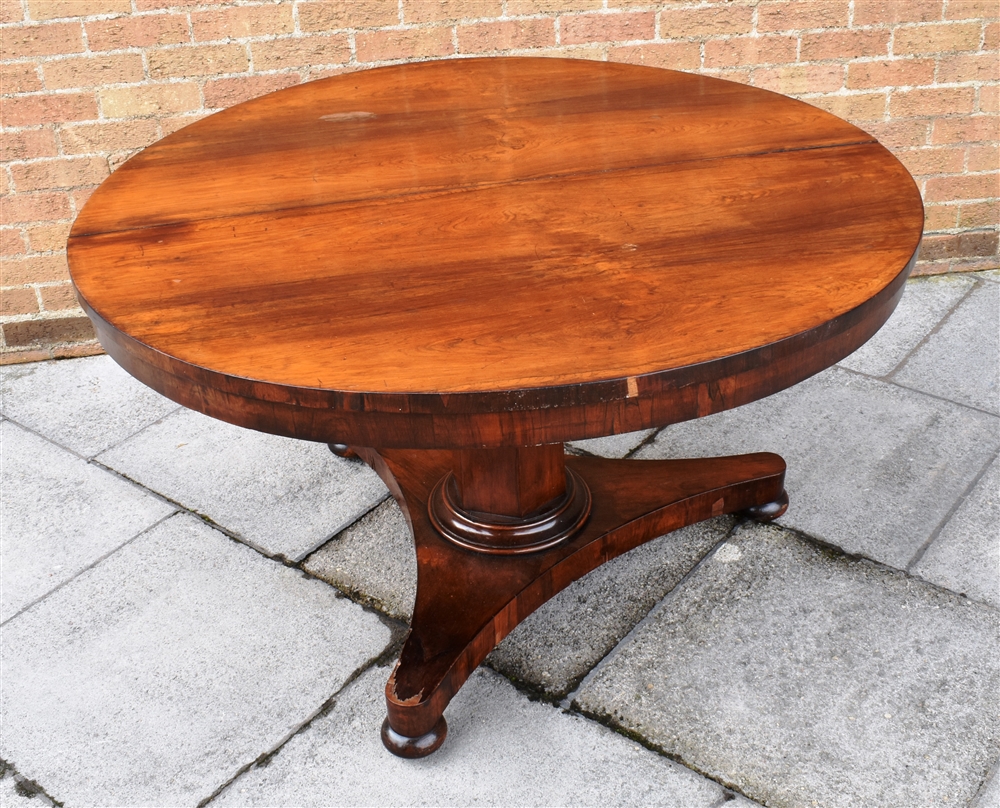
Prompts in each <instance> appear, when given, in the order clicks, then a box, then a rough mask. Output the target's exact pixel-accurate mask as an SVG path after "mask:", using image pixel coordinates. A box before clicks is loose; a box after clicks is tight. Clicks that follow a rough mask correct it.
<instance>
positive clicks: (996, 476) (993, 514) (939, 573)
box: [912, 460, 1000, 608]
mask: <svg viewBox="0 0 1000 808" xmlns="http://www.w3.org/2000/svg"><path fill="white" fill-rule="evenodd" d="M912 572H914V573H915V574H916V575H919V576H920V577H921V578H925V579H927V580H928V581H931V582H933V583H935V584H938V585H939V586H943V587H945V588H946V589H950V590H952V591H953V592H959V593H961V594H964V595H968V596H969V597H971V598H976V599H977V600H982V601H985V602H986V603H989V604H991V605H993V606H996V607H997V608H1000V460H994V461H993V462H992V463H991V464H990V466H989V468H988V469H987V470H986V473H985V474H984V475H983V476H982V477H981V478H980V480H979V482H978V483H977V484H976V487H975V488H974V489H973V490H972V492H971V493H970V494H969V496H968V497H967V498H966V500H965V501H964V502H963V503H962V505H961V506H960V507H959V509H958V510H957V511H956V512H955V514H954V515H953V516H952V517H951V519H949V520H948V523H947V524H946V525H945V526H944V528H943V529H942V530H941V533H940V534H939V535H938V537H937V538H936V539H935V540H934V541H933V542H932V543H931V545H930V547H928V548H927V552H926V553H924V555H923V556H922V557H921V558H920V561H919V562H918V563H917V564H916V565H915V566H914V567H913V569H912Z"/></svg>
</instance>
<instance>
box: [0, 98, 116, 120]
mask: <svg viewBox="0 0 1000 808" xmlns="http://www.w3.org/2000/svg"><path fill="white" fill-rule="evenodd" d="M96 117H97V100H96V99H95V98H94V95H93V93H58V94H56V93H53V94H49V95H43V94H38V95H20V96H14V97H13V98H3V99H0V118H2V119H3V123H4V126H35V125H37V124H40V123H63V122H65V121H86V120H93V119H94V118H96Z"/></svg>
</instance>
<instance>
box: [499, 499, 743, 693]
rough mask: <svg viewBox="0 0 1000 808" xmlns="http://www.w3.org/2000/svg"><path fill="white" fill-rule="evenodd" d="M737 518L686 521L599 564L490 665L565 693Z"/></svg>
mask: <svg viewBox="0 0 1000 808" xmlns="http://www.w3.org/2000/svg"><path fill="white" fill-rule="evenodd" d="M735 521H736V520H735V519H734V518H733V517H729V516H723V517H718V518H716V519H710V520H708V521H707V522H701V523H700V524H697V525H691V526H689V527H686V528H684V529H682V530H677V531H674V532H673V533H668V534H667V535H666V536H660V537H659V538H657V539H653V541H651V542H648V543H647V544H644V545H642V546H641V547H637V548H636V549H634V550H632V551H630V552H628V553H626V554H625V555H623V556H619V557H618V558H616V559H614V560H613V561H610V562H609V563H607V564H605V565H604V566H602V567H598V568H597V569H596V570H594V571H593V572H591V573H589V574H587V575H585V576H584V577H583V578H581V579H580V580H578V581H574V582H573V583H572V584H570V585H569V586H568V587H566V589H564V590H563V591H562V592H560V593H559V594H558V595H556V596H555V597H554V598H552V600H550V601H549V602H548V603H546V604H545V605H543V606H542V607H541V608H540V609H538V610H537V611H536V612H534V613H533V614H531V615H529V616H528V619H527V620H525V621H524V622H523V623H521V624H520V625H519V626H518V627H517V628H515V629H514V631H513V632H511V634H510V635H509V636H508V637H507V639H505V640H504V641H503V642H502V643H500V645H499V646H497V648H496V650H494V651H493V653H491V654H490V655H489V657H488V658H487V662H488V663H489V664H490V665H492V666H493V667H494V668H495V669H496V670H498V671H500V672H501V673H503V674H504V675H505V676H509V677H511V678H512V679H515V680H517V681H520V682H524V683H525V684H528V685H529V686H530V687H531V688H532V689H534V690H537V691H540V692H542V693H544V694H545V696H546V697H548V698H551V699H559V698H562V697H563V696H565V695H566V694H567V693H569V692H570V691H571V690H573V689H574V688H575V687H576V685H577V684H578V683H579V681H580V680H581V679H582V678H583V677H584V676H585V675H586V674H587V673H588V672H589V671H590V670H591V668H593V667H594V665H596V664H597V663H598V662H600V660H601V659H603V658H604V656H605V655H606V654H607V653H608V652H609V651H611V649H612V648H614V647H615V646H616V645H617V644H618V643H619V641H620V640H621V639H622V638H623V637H624V636H625V635H626V634H628V633H629V632H630V631H631V630H632V629H633V628H634V627H635V626H636V624H637V623H638V622H639V621H640V620H642V618H643V617H645V616H646V614H647V613H648V612H649V610H650V609H652V608H653V606H655V605H656V604H657V603H658V602H659V601H660V600H662V599H663V597H664V596H665V595H666V594H667V593H668V592H669V591H670V590H671V589H673V588H674V587H675V586H676V585H677V584H678V582H679V581H680V580H681V578H683V577H684V576H685V575H686V574H687V573H688V571H690V569H691V568H692V567H694V565H695V564H697V563H698V562H699V561H700V560H701V559H702V558H703V557H704V556H705V554H706V553H708V552H709V551H710V550H711V549H712V548H713V547H714V546H715V545H716V544H718V543H719V542H720V541H722V540H723V539H724V538H725V537H726V535H727V534H728V533H729V531H730V530H731V529H732V527H733V525H734V524H735Z"/></svg>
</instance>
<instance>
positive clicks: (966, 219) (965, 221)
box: [958, 199, 1000, 229]
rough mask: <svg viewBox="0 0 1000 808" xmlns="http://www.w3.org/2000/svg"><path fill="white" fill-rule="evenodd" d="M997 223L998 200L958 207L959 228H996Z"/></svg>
mask: <svg viewBox="0 0 1000 808" xmlns="http://www.w3.org/2000/svg"><path fill="white" fill-rule="evenodd" d="M997 222H1000V199H991V200H989V201H988V202H969V203H966V204H962V205H959V214H958V226H959V227H961V228H965V229H970V228H974V227H996V226H997Z"/></svg>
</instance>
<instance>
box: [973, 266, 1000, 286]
mask: <svg viewBox="0 0 1000 808" xmlns="http://www.w3.org/2000/svg"><path fill="white" fill-rule="evenodd" d="M972 274H973V275H974V276H975V277H977V278H982V279H983V280H984V281H993V282H994V283H1000V269H987V270H985V271H983V272H973V273H972Z"/></svg>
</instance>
